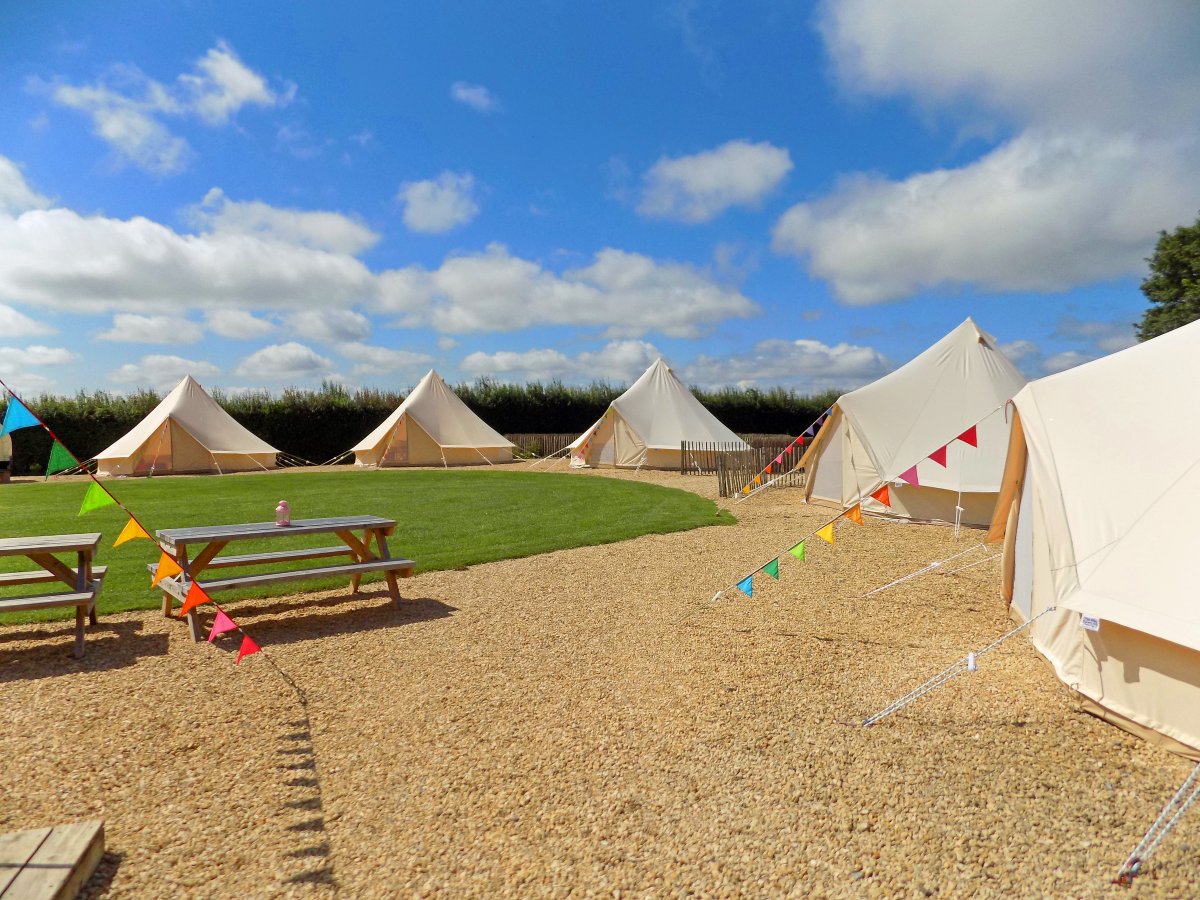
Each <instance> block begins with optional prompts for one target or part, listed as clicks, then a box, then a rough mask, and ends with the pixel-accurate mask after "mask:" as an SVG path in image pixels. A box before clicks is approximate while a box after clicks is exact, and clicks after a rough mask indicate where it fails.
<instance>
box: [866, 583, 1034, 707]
mask: <svg viewBox="0 0 1200 900" xmlns="http://www.w3.org/2000/svg"><path fill="white" fill-rule="evenodd" d="M1054 609H1055V607H1053V606H1049V607H1047V608H1046V609H1043V610H1042V611H1041V612H1040V613H1038V614H1037V615H1036V616H1034V617H1033V618H1032V619H1028V620H1027V621H1025V622H1023V623H1022V624H1020V625H1018V626H1017V627H1016V628H1013V629H1010V630H1009V631H1006V632H1005V633H1004V634H1002V635H1000V637H998V638H996V640H994V641H992V642H991V643H990V644H988V645H987V646H986V647H984V648H983V649H982V650H980V651H979V652H977V653H968V654H967V655H966V656H965V657H964V658H963V659H960V660H958V662H956V663H954V664H953V665H951V666H950V667H948V668H946V669H943V670H942V671H941V672H938V674H936V675H934V676H933V677H932V678H930V679H929V680H928V681H926V682H925V683H924V684H921V685H918V686H917V687H915V688H913V689H912V690H911V691H909V692H908V693H907V694H905V695H904V696H903V697H901V698H900V699H899V700H894V701H893V702H891V703H889V704H888V705H887V706H885V707H884V708H883V709H881V710H880V711H879V712H877V713H875V715H873V716H868V717H867V718H865V719H863V720H862V723H861V726H862V727H863V728H870V727H871V726H872V725H874V724H876V723H877V722H879V721H880V720H881V719H884V718H887V717H888V716H890V715H891V714H892V713H894V712H896V711H897V710H900V709H903V708H904V707H906V706H908V704H910V703H912V702H914V701H916V700H919V699H921V698H922V697H924V696H925V695H926V694H928V693H929V692H930V691H933V690H935V689H936V688H939V687H941V686H942V685H943V684H945V683H946V682H947V681H950V680H951V679H952V678H954V677H955V676H956V675H961V674H962V673H963V672H974V671H975V661H976V660H977V659H979V657H981V656H983V655H984V654H985V653H988V652H989V651H991V650H995V649H996V648H997V647H999V646H1000V645H1001V644H1003V643H1004V642H1005V641H1007V640H1008V639H1009V638H1010V637H1012V636H1013V635H1015V634H1017V633H1018V632H1021V631H1024V630H1025V629H1026V628H1028V627H1029V626H1030V625H1032V624H1033V623H1034V622H1036V621H1037V620H1038V619H1040V618H1041V617H1042V616H1044V615H1045V614H1046V613H1048V612H1053V611H1054Z"/></svg>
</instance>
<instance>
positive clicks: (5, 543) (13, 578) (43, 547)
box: [0, 532, 108, 659]
mask: <svg viewBox="0 0 1200 900" xmlns="http://www.w3.org/2000/svg"><path fill="white" fill-rule="evenodd" d="M99 543H100V533H99V532H96V533H94V534H54V535H44V536H40V537H16V538H0V557H3V556H24V557H26V558H27V559H29V560H30V561H32V562H33V563H34V564H35V565H36V566H37V568H36V569H27V570H23V571H19V572H0V588H5V587H8V586H11V585H16V586H19V587H23V586H26V585H46V584H48V585H53V586H55V587H57V588H58V590H55V591H44V592H41V593H30V594H20V595H17V596H0V612H26V611H29V610H35V609H57V608H60V607H67V606H74V607H75V658H76V659H78V658H79V657H81V656H83V630H84V625H83V620H84V615H85V614H86V615H87V617H88V619H89V621H90V622H91V624H92V625H95V624H96V598H97V597H98V596H99V594H100V588H101V587H102V585H103V584H104V576H105V574H106V573H107V571H108V569H107V567H105V566H93V565H92V557H93V556H95V554H96V547H97V546H98V545H99ZM72 553H73V554H75V565H74V566H71V565H69V564H68V563H66V562H64V561H63V560H61V559H59V556H60V555H63V554H66V555H69V554H72ZM64 586H65V590H64Z"/></svg>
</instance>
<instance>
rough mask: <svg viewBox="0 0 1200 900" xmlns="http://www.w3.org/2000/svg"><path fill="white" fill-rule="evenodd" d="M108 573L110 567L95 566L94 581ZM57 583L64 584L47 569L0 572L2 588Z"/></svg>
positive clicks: (93, 570)
mask: <svg viewBox="0 0 1200 900" xmlns="http://www.w3.org/2000/svg"><path fill="white" fill-rule="evenodd" d="M107 572H108V566H93V567H92V579H93V580H95V579H97V578H103V577H104V576H105V574H106V573H107ZM55 582H58V583H59V584H62V582H61V581H60V580H59V577H58V576H57V575H55V574H54V573H53V572H47V571H46V570H45V569H37V570H30V571H28V572H0V587H4V586H5V585H8V584H54V583H55Z"/></svg>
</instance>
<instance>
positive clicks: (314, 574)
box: [148, 516, 415, 641]
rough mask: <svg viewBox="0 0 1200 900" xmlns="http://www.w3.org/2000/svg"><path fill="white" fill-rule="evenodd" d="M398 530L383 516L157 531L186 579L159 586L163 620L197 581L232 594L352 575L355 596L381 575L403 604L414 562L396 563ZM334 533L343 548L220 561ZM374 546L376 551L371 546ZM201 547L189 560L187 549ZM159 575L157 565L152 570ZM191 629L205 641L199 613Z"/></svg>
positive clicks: (192, 612) (208, 589) (192, 614)
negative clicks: (262, 545) (228, 551)
mask: <svg viewBox="0 0 1200 900" xmlns="http://www.w3.org/2000/svg"><path fill="white" fill-rule="evenodd" d="M395 527H396V521H395V520H394V519H383V518H380V517H379V516H339V517H334V518H324V519H295V520H293V521H292V523H291V524H290V525H276V524H275V523H274V522H256V523H252V524H248V525H205V526H199V527H193V528H165V529H162V530H161V531H158V532H156V536H157V537H158V542H159V544H161V545H162V548H163V550H165V551H166V552H168V553H170V554H171V555H172V556H173V557H174V559H175V562H177V563H178V564H179V566H180V568H182V569H183V574H181V575H175V576H172V577H168V578H164V579H162V580H161V581H160V582H159V583H158V587H159V588H161V589H162V592H163V615H165V616H170V615H171V614H172V612H171V610H172V606H173V604H174V601H175V600H178V601H180V603H182V602H183V600H184V598H185V597H186V596H187V592H188V590H189V588H190V587H191V585H192V581H198V582H199V583H200V586H201V587H202V588H204V590H205V592H206V593H209V594H212V593H216V592H219V591H229V590H234V589H236V588H244V587H254V586H255V585H263V584H278V583H281V582H287V581H300V580H304V579H309V578H325V577H328V576H330V575H348V576H350V590H351V591H357V590H358V586H359V583H360V581H361V579H362V576H363V575H365V574H367V573H369V572H382V573H383V574H384V575H385V577H386V578H387V584H388V593H390V594H391V597H392V600H393V601H394V602H395V603H396V604H397V605H399V603H400V588H399V586H398V584H397V581H396V579H397V578H409V577H411V576H412V573H413V566H414V565H415V563H414V562H413V561H412V560H411V559H399V558H394V557H393V556H392V555H391V553H390V551H389V550H388V545H387V538H388V536H389V535H390V534H391V533H392V531H393V530H394V529H395ZM359 533H361V537H360V536H359ZM320 534H334V535H337V537H338V538H339V539H340V540H341V542H342V543H341V544H339V545H337V546H332V547H302V548H297V549H286V550H273V551H267V552H262V553H244V554H239V555H234V556H220V555H219V554H220V553H221V551H222V550H224V549H225V548H226V547H227V546H229V545H230V544H232V543H235V542H237V541H246V540H256V539H271V540H279V539H281V538H296V537H301V536H304V535H320ZM372 544H374V545H375V550H372V549H371V545H372ZM189 547H193V548H196V547H198V548H199V549H198V551H197V552H196V553H195V554H194V555H192V556H191V557H190V558H189V551H188V548H189ZM333 557H349V559H350V561H349V562H345V563H322V564H316V565H310V566H306V567H304V568H278V569H275V570H274V571H266V572H253V573H247V574H241V575H231V576H229V577H226V578H215V579H209V578H204V577H201V574H202V573H204V572H207V571H208V570H209V569H221V568H235V567H248V566H257V567H262V566H277V565H281V564H290V563H293V562H299V561H305V560H320V559H330V558H333ZM148 568H149V569H150V571H151V572H157V569H158V566H157V563H155V564H152V565H150V566H149V567H148ZM187 620H188V630H189V632H190V633H191V636H192V640H196V641H199V640H201V639H202V634H201V632H200V622H199V619H198V617H197V616H196V610H194V609H191V610H188V612H187Z"/></svg>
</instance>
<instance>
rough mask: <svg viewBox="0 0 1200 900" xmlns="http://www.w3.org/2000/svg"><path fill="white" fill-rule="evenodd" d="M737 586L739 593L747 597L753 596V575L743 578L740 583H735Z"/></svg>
mask: <svg viewBox="0 0 1200 900" xmlns="http://www.w3.org/2000/svg"><path fill="white" fill-rule="evenodd" d="M737 586H738V590H739V591H741V592H742V593H743V594H745V595H746V596H747V597H753V596H754V576H753V575H747V576H746V577H745V578H743V579H742V580H741V581H739V582H738V583H737Z"/></svg>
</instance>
